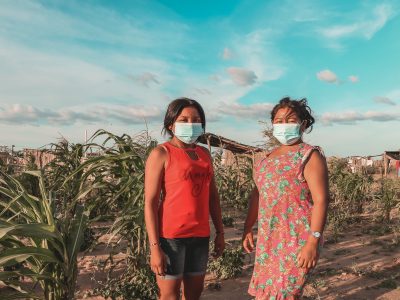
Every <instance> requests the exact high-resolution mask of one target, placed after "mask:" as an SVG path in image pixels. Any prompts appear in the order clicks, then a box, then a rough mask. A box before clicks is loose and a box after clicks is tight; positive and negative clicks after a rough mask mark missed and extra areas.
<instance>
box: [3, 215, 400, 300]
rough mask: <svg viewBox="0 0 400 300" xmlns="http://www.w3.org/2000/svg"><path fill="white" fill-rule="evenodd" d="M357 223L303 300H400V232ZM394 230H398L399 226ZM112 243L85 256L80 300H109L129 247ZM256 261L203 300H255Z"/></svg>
mask: <svg viewBox="0 0 400 300" xmlns="http://www.w3.org/2000/svg"><path fill="white" fill-rule="evenodd" d="M398 215H399V212H398V211H396V212H393V216H394V217H397V216H398ZM243 219H244V217H243V216H241V217H238V218H235V223H234V227H233V228H226V229H225V232H226V240H227V242H228V243H235V242H236V243H237V242H238V241H240V238H241V234H242V232H241V228H242V227H243V223H242V222H241V221H240V220H243ZM357 221H358V222H354V223H353V224H351V225H350V226H349V228H348V230H347V232H346V233H345V234H342V235H341V236H340V237H339V238H338V241H334V240H333V235H332V234H331V233H330V232H329V231H327V232H326V234H325V246H324V249H323V251H322V253H321V258H320V260H319V263H318V266H317V268H316V269H315V270H314V272H313V275H312V276H311V278H310V280H309V283H308V284H307V285H306V287H305V291H304V297H303V299H324V300H325V299H326V300H333V299H349V300H350V299H351V300H357V299H360V300H361V299H362V300H368V299H381V300H384V299H385V300H398V299H400V233H399V230H397V233H393V232H387V231H386V233H385V225H384V224H382V223H377V222H375V221H373V218H372V217H371V215H364V216H362V217H361V218H358V220H357ZM396 222H397V224H399V222H398V221H396ZM108 226H109V224H108V223H98V224H96V227H97V229H103V230H104V229H106V228H107V227H108ZM391 227H392V228H393V227H394V228H395V226H394V225H392V226H391ZM397 228H399V226H398V225H397ZM109 238H110V237H109V236H108V235H107V234H104V235H102V236H101V238H100V239H99V243H98V244H97V245H96V246H95V247H94V249H93V250H92V251H90V252H87V253H81V254H80V256H79V258H78V264H79V275H78V283H77V284H78V290H79V291H78V294H77V299H90V300H101V299H104V298H103V297H100V296H91V294H92V290H93V288H95V287H100V286H101V285H102V284H103V283H104V282H106V280H107V270H108V269H109V268H108V267H109V265H110V261H109V253H111V252H112V253H113V254H114V255H113V262H114V263H116V262H118V261H119V264H118V265H117V266H116V268H115V273H114V274H118V273H119V272H122V270H123V268H124V258H125V254H124V247H125V245H124V244H123V243H122V244H120V245H119V246H118V247H115V248H111V247H110V246H108V244H107V242H108V239H109ZM253 261H254V253H252V254H250V255H246V256H245V265H244V269H243V272H242V275H241V276H239V277H237V278H234V279H228V280H218V279H216V278H215V277H214V276H213V275H212V274H207V276H206V284H205V289H204V292H203V296H202V298H201V299H203V300H214V299H216V300H218V299H221V300H222V299H224V300H225V299H229V300H248V299H252V297H250V296H249V295H248V294H247V288H248V285H249V281H250V278H251V273H252V267H253ZM0 287H1V284H0ZM1 293H2V292H1V288H0V294H1ZM0 298H1V297H0ZM143 300H145V299H143Z"/></svg>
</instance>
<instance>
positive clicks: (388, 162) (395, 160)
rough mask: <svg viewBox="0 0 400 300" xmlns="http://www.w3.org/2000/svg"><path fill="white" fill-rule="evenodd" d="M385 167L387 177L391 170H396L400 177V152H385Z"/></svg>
mask: <svg viewBox="0 0 400 300" xmlns="http://www.w3.org/2000/svg"><path fill="white" fill-rule="evenodd" d="M383 166H384V169H385V176H387V175H388V174H389V173H390V171H391V170H395V174H396V176H397V177H400V151H385V153H384V154H383Z"/></svg>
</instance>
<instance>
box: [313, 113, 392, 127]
mask: <svg viewBox="0 0 400 300" xmlns="http://www.w3.org/2000/svg"><path fill="white" fill-rule="evenodd" d="M320 120H321V121H322V123H323V124H325V125H330V124H333V123H338V124H354V123H356V122H360V121H377V122H387V121H399V120H400V112H379V111H368V112H365V113H360V112H355V111H347V112H340V113H325V114H323V115H322V116H321V117H320Z"/></svg>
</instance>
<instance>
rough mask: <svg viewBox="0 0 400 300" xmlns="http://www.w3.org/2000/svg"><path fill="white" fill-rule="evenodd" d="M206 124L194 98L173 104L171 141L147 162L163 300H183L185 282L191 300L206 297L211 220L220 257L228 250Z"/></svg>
mask: <svg viewBox="0 0 400 300" xmlns="http://www.w3.org/2000/svg"><path fill="white" fill-rule="evenodd" d="M205 124H206V120H205V115H204V111H203V108H202V107H201V106H200V104H199V103H198V102H196V101H195V100H192V99H188V98H180V99H176V100H174V101H172V102H171V103H170V104H169V106H168V109H167V112H166V115H165V118H164V129H163V131H164V133H167V134H169V135H170V137H171V139H170V140H169V141H168V142H166V143H164V144H161V145H159V146H158V147H156V148H155V149H154V150H153V151H152V152H151V153H150V155H149V158H148V159H147V162H146V172H145V219H146V227H147V232H148V236H149V242H150V249H151V256H150V264H151V268H152V270H153V272H154V273H155V274H156V275H157V284H158V287H159V290H160V299H171V298H175V299H179V295H180V286H181V283H182V282H183V284H184V286H185V289H184V294H185V299H199V298H200V295H201V292H202V290H203V285H204V276H205V273H206V269H207V261H208V244H209V236H210V226H209V217H210V216H211V219H212V221H213V224H214V227H215V231H216V237H215V240H214V242H215V248H214V252H215V255H216V256H219V255H221V254H222V252H223V250H224V247H225V242H224V235H223V225H222V217H221V207H220V201H219V197H218V192H217V189H216V186H215V181H214V173H213V169H212V161H211V156H210V153H209V152H208V150H207V149H205V148H203V147H201V146H198V145H196V141H197V140H198V138H199V137H200V136H201V135H202V134H203V133H204V129H205Z"/></svg>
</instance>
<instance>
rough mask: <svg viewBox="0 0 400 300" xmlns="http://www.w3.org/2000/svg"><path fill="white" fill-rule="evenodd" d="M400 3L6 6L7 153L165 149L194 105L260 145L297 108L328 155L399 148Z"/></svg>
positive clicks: (213, 124) (1, 90)
mask: <svg viewBox="0 0 400 300" xmlns="http://www.w3.org/2000/svg"><path fill="white" fill-rule="evenodd" d="M399 36H400V2H399V1H395V0H393V1H372V0H371V1H368V0H363V1H361V0H358V1H345V0H340V1H336V0H327V1H313V0H304V1H296V0H293V1H292V0H290V1H289V0H279V1H278V0H277V1H269V0H220V1H211V0H203V1H195V0H193V1H191V0H187V1H178V0H159V1H145V0H143V1H136V0H130V1H128V0H125V1H124V0H121V1H111V0H109V1H105V0H98V1H93V0H92V1H90V0H89V1H74V0H72V1H57V0H52V1H41V0H2V1H0V145H8V146H10V147H11V145H15V147H16V149H22V148H24V147H41V146H44V145H46V144H49V143H52V142H56V141H57V139H59V138H61V137H63V138H66V139H67V140H69V141H71V142H74V143H80V142H83V141H84V139H85V131H86V130H87V132H88V134H89V136H90V135H91V134H93V133H94V132H95V131H96V130H97V129H100V128H101V129H106V130H109V131H111V132H113V133H116V134H122V133H128V134H131V135H134V134H137V133H138V132H140V131H142V130H144V129H146V128H147V129H148V130H149V131H150V134H151V135H152V136H154V138H156V139H158V140H159V141H160V142H161V141H163V140H164V138H163V137H162V136H161V133H160V132H161V129H162V123H163V118H164V114H165V111H166V108H167V106H168V103H169V102H170V101H172V100H174V99H176V98H179V97H189V98H193V99H196V100H197V101H199V102H200V103H201V105H202V106H203V107H204V109H205V112H206V118H207V128H206V130H207V131H208V132H212V133H215V134H219V135H222V136H225V137H227V138H230V139H233V140H236V141H239V142H242V143H246V144H249V145H259V144H261V143H262V142H263V136H262V130H263V128H264V126H265V123H263V122H267V123H268V122H270V111H271V109H272V107H273V106H274V105H275V104H276V103H278V101H279V100H280V99H281V98H283V97H285V96H289V97H291V98H293V99H301V98H307V100H308V103H309V105H310V107H311V109H312V110H313V114H314V116H315V118H316V123H315V125H314V128H313V130H312V132H311V133H310V134H307V135H305V137H304V140H305V141H306V142H308V143H311V144H314V145H319V146H321V147H322V148H323V149H324V151H325V153H326V154H327V155H328V156H332V155H335V156H342V157H344V156H350V155H376V154H381V153H383V151H385V150H398V149H400V130H399V129H400V38H399Z"/></svg>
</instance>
